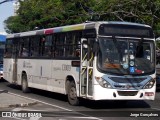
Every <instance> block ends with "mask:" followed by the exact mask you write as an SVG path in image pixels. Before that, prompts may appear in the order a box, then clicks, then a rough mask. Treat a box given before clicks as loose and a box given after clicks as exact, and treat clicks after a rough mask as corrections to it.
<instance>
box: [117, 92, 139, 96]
mask: <svg viewBox="0 0 160 120" xmlns="http://www.w3.org/2000/svg"><path fill="white" fill-rule="evenodd" d="M137 93H138V91H118V94H119V95H120V96H136V95H137Z"/></svg>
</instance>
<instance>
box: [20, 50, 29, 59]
mask: <svg viewBox="0 0 160 120" xmlns="http://www.w3.org/2000/svg"><path fill="white" fill-rule="evenodd" d="M28 55H29V51H28V50H27V49H26V48H23V49H22V56H23V57H28Z"/></svg>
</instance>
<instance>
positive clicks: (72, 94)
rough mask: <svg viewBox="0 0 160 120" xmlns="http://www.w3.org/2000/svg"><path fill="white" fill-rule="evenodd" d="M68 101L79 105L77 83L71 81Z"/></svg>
mask: <svg viewBox="0 0 160 120" xmlns="http://www.w3.org/2000/svg"><path fill="white" fill-rule="evenodd" d="M67 97H68V102H69V104H70V105H73V106H77V105H79V98H78V97H77V91H76V85H75V83H74V82H72V81H71V82H69V85H68V94H67Z"/></svg>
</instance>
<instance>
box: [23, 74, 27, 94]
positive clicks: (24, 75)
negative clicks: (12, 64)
mask: <svg viewBox="0 0 160 120" xmlns="http://www.w3.org/2000/svg"><path fill="white" fill-rule="evenodd" d="M22 92H23V93H28V92H29V87H28V82H27V75H26V74H23V75H22Z"/></svg>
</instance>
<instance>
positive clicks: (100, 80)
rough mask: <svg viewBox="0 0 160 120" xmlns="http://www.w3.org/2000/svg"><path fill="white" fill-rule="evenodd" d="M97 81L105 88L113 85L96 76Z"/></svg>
mask: <svg viewBox="0 0 160 120" xmlns="http://www.w3.org/2000/svg"><path fill="white" fill-rule="evenodd" d="M95 79H96V81H97V82H98V83H99V85H100V86H102V87H104V88H111V85H110V84H109V83H108V82H107V81H106V80H105V79H103V78H101V77H95Z"/></svg>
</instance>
